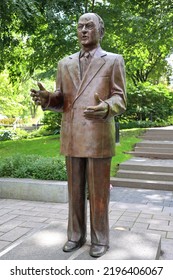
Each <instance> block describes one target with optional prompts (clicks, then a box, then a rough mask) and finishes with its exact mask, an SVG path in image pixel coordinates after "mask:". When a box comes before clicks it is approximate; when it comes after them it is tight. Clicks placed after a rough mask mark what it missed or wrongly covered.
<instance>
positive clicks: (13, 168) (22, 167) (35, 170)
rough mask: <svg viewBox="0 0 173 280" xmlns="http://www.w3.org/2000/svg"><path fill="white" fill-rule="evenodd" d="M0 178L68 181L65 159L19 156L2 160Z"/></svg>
mask: <svg viewBox="0 0 173 280" xmlns="http://www.w3.org/2000/svg"><path fill="white" fill-rule="evenodd" d="M0 177H11V178H32V179H42V180H60V181H65V180H67V174H66V167H65V162H64V159H62V158H58V157H54V158H46V157H41V156H39V155H19V154H17V155H15V156H11V157H7V158H5V159H4V160H1V162H0Z"/></svg>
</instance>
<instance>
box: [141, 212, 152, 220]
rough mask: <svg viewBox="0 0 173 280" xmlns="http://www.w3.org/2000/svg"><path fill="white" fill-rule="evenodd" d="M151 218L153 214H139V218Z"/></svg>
mask: <svg viewBox="0 0 173 280" xmlns="http://www.w3.org/2000/svg"><path fill="white" fill-rule="evenodd" d="M152 217H153V214H149V213H143V212H142V213H140V214H139V218H148V219H150V218H152Z"/></svg>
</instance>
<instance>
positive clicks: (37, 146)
mask: <svg viewBox="0 0 173 280" xmlns="http://www.w3.org/2000/svg"><path fill="white" fill-rule="evenodd" d="M59 150H60V141H59V135H54V136H44V137H39V138H34V139H24V140H14V141H13V140H9V141H0V158H6V157H8V156H12V155H14V154H24V155H31V154H34V155H41V156H44V157H55V156H58V155H59Z"/></svg>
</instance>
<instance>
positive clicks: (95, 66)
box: [76, 57, 105, 98]
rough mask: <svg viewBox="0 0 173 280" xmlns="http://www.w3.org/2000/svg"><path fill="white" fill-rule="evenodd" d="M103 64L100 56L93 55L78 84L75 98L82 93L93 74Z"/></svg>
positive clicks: (103, 61)
mask: <svg viewBox="0 0 173 280" xmlns="http://www.w3.org/2000/svg"><path fill="white" fill-rule="evenodd" d="M104 64H105V60H104V59H103V58H102V57H99V58H96V57H94V58H93V59H92V61H91V63H90V64H89V66H88V69H87V71H86V72H85V75H84V76H83V79H82V81H81V84H80V85H79V88H78V91H77V96H76V98H78V97H79V96H80V95H81V94H82V93H83V91H84V90H85V88H86V87H87V86H88V85H89V84H90V82H91V81H92V80H93V78H94V77H95V75H96V74H97V73H98V72H99V71H100V69H101V68H102V66H103V65H104Z"/></svg>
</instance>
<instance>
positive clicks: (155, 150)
mask: <svg viewBox="0 0 173 280" xmlns="http://www.w3.org/2000/svg"><path fill="white" fill-rule="evenodd" d="M135 152H138V153H140V152H143V153H144V152H147V153H149V152H150V153H152V152H153V153H158V154H169V153H171V152H173V147H172V148H162V147H143V146H140V147H138V146H136V147H135Z"/></svg>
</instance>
